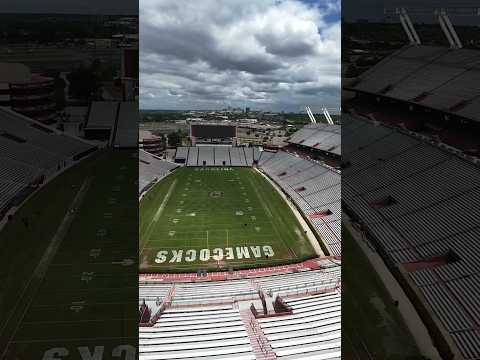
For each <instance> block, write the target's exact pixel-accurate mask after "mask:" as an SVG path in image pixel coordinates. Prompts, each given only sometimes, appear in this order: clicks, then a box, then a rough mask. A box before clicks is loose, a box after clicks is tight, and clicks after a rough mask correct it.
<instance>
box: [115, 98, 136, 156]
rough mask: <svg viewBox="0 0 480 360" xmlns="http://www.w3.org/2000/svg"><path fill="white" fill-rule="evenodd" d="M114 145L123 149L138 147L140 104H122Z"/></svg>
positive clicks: (119, 110)
mask: <svg viewBox="0 0 480 360" xmlns="http://www.w3.org/2000/svg"><path fill="white" fill-rule="evenodd" d="M113 145H114V146H115V147H122V148H125V147H130V148H132V147H136V146H137V145H138V104H137V103H136V102H121V103H120V106H119V109H118V120H117V125H116V128H115V132H114V139H113Z"/></svg>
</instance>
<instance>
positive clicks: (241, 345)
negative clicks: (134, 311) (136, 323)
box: [139, 305, 255, 360]
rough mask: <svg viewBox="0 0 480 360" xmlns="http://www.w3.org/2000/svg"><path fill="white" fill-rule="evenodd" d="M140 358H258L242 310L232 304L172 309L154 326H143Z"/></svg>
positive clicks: (156, 359)
mask: <svg viewBox="0 0 480 360" xmlns="http://www.w3.org/2000/svg"><path fill="white" fill-rule="evenodd" d="M139 345H140V351H139V358H140V359H141V360H161V359H201V358H202V359H234V360H254V359H255V355H254V353H253V349H252V346H251V344H250V340H249V337H248V335H247V332H246V330H245V327H244V324H243V321H242V319H241V318H240V313H239V311H238V310H236V309H233V308H232V305H230V306H222V307H198V308H195V307H192V308H188V309H168V310H166V311H165V312H164V313H163V314H162V316H161V317H160V320H159V321H158V322H157V323H156V324H155V325H154V326H152V327H140V334H139Z"/></svg>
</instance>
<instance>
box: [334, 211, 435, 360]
mask: <svg viewBox="0 0 480 360" xmlns="http://www.w3.org/2000/svg"><path fill="white" fill-rule="evenodd" d="M342 223H343V225H344V226H345V227H346V228H347V230H348V231H349V232H350V234H351V235H352V237H353V239H354V241H355V242H356V243H357V244H358V246H359V247H360V248H361V249H362V252H363V253H364V254H365V257H366V258H367V259H368V261H369V262H370V265H372V267H373V268H374V269H375V271H376V273H377V274H378V276H379V278H380V280H381V281H382V283H383V285H384V286H385V288H386V289H387V291H388V293H389V294H390V297H391V298H392V299H395V300H397V301H398V302H399V303H398V311H399V313H400V315H401V317H402V319H403V321H404V323H405V325H406V326H407V328H408V330H409V331H410V333H411V334H412V337H413V340H414V341H415V343H416V345H417V347H418V349H419V350H420V352H421V353H422V355H423V356H426V357H427V358H429V359H441V357H440V354H439V353H438V350H437V348H436V347H435V346H434V345H433V342H432V339H431V337H430V334H429V333H428V330H427V328H426V326H425V324H424V323H423V321H422V319H421V318H420V316H419V315H418V313H417V311H416V310H415V307H414V306H413V304H412V303H411V302H410V299H409V298H408V296H407V295H406V294H405V292H404V291H403V289H402V288H401V286H400V285H399V283H398V282H397V280H396V279H395V277H394V276H393V275H392V274H391V273H390V270H389V269H388V268H387V266H386V265H385V264H384V263H383V260H382V258H381V257H380V255H378V253H376V252H374V251H372V249H370V248H369V247H368V245H366V244H365V242H364V241H363V240H362V239H361V238H360V236H361V235H360V233H359V232H358V231H357V230H356V229H355V228H354V227H353V226H352V224H351V222H350V218H349V216H348V215H347V214H345V213H344V212H342Z"/></svg>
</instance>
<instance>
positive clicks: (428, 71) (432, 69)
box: [346, 45, 480, 121]
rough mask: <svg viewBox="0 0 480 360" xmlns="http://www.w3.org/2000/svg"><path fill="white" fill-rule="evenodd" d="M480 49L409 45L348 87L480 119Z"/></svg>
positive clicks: (475, 119) (472, 118) (464, 116)
mask: <svg viewBox="0 0 480 360" xmlns="http://www.w3.org/2000/svg"><path fill="white" fill-rule="evenodd" d="M479 70H480V51H478V50H469V49H447V48H444V47H435V46H425V45H422V46H410V45H409V46H405V47H403V48H401V49H399V50H398V51H396V52H395V53H393V54H392V55H390V56H388V57H386V58H385V59H383V60H382V61H381V62H379V63H378V64H377V65H375V66H374V67H372V68H371V69H369V70H368V71H366V72H364V73H363V74H361V75H360V76H359V78H358V79H357V80H356V81H355V82H353V84H352V85H350V86H349V87H346V89H347V90H353V91H356V92H363V93H368V94H374V95H380V96H384V97H389V98H393V99H396V100H402V101H408V102H410V103H413V104H418V105H422V106H425V107H428V108H432V109H435V110H439V111H442V112H445V113H449V114H453V115H457V116H460V117H463V118H466V119H471V120H474V121H480V111H479V110H480V97H479V93H478V83H479V82H480V71H479Z"/></svg>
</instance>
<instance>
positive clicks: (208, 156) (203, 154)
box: [198, 146, 215, 166]
mask: <svg viewBox="0 0 480 360" xmlns="http://www.w3.org/2000/svg"><path fill="white" fill-rule="evenodd" d="M213 149H214V147H213V146H199V147H198V165H204V164H205V165H206V166H212V165H215V162H214V158H213V157H214V151H213Z"/></svg>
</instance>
